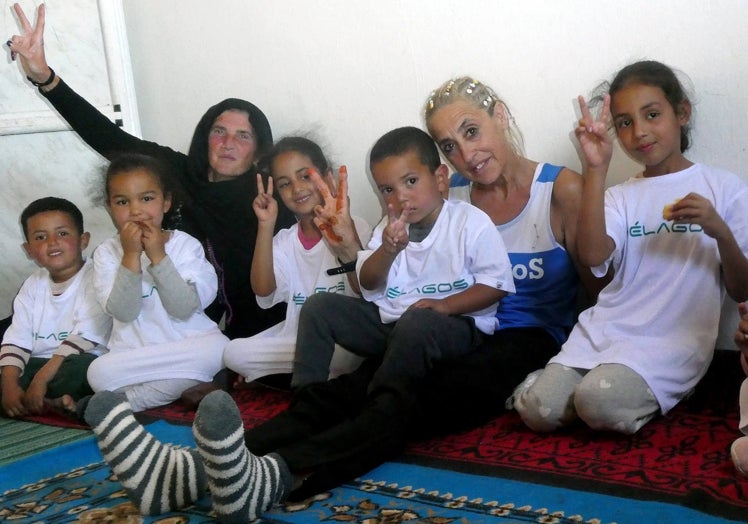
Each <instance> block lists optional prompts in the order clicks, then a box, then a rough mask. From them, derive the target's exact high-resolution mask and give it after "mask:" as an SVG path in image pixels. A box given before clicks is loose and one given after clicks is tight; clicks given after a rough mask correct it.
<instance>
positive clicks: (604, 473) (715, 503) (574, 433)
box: [141, 351, 748, 519]
mask: <svg viewBox="0 0 748 524" xmlns="http://www.w3.org/2000/svg"><path fill="white" fill-rule="evenodd" d="M742 378H743V377H742V371H741V370H740V366H739V364H738V362H737V355H736V353H734V352H727V351H724V352H723V351H719V352H717V355H716V356H715V360H714V363H713V365H712V367H711V368H710V371H709V373H708V374H707V376H706V377H705V379H704V380H703V381H702V383H701V384H700V385H699V387H698V389H697V391H696V393H695V394H694V395H693V396H692V397H691V398H690V399H688V400H686V401H684V402H682V403H681V405H679V406H678V407H677V408H675V409H674V410H673V411H671V413H669V414H668V416H667V417H660V418H658V419H656V420H654V421H653V422H650V423H649V424H647V425H646V426H645V427H644V428H642V430H640V431H639V432H638V433H637V434H636V435H633V436H625V435H619V434H613V433H601V432H595V431H591V430H589V429H587V428H585V427H582V426H581V425H580V426H577V427H573V428H569V429H568V430H566V431H562V432H559V433H556V434H551V435H539V434H537V433H533V432H532V431H530V430H528V429H527V428H525V426H524V425H523V424H522V422H521V420H520V419H519V417H518V416H517V414H516V413H514V412H506V413H504V414H502V415H501V416H499V417H497V418H495V419H494V420H492V421H491V422H489V423H487V424H485V425H483V426H481V427H479V428H476V429H474V430H471V431H467V432H463V433H460V434H454V435H448V436H445V437H442V438H435V439H431V440H426V441H421V442H416V443H414V444H412V445H411V446H410V447H409V449H408V451H407V453H406V454H405V456H404V457H403V461H405V462H410V463H414V464H420V465H426V466H432V467H439V468H443V469H450V470H455V471H462V472H470V473H476V474H481V475H489V476H495V477H498V478H501V477H503V478H511V479H514V480H520V481H526V482H533V483H537V484H546V485H553V486H560V487H566V488H571V489H578V490H584V491H590V492H597V493H605V494H608V495H616V496H622V497H628V498H636V499H644V500H659V501H663V502H669V503H674V504H679V505H682V506H686V507H691V508H695V509H698V510H701V511H704V512H708V513H712V514H714V515H719V516H723V517H727V518H735V519H743V518H745V515H746V511H747V510H748V479H744V478H741V477H739V476H737V475H736V473H735V471H734V469H733V467H732V463H731V462H730V455H729V447H730V444H731V443H732V441H733V440H734V439H735V438H737V437H738V436H739V432H738V429H737V419H738V407H737V395H738V388H739V386H740V382H741V381H742ZM233 394H234V397H235V399H236V400H237V403H238V404H239V406H240V409H241V410H242V415H243V418H244V421H245V424H246V425H247V427H251V426H254V425H255V424H257V423H259V422H262V421H264V420H267V419H268V418H270V417H272V416H274V415H275V414H277V413H278V412H280V411H281V410H283V409H284V408H285V406H286V405H287V403H288V401H289V398H290V395H289V394H288V393H287V392H284V391H278V390H273V389H269V388H264V387H256V388H251V389H245V390H239V391H235V392H234V393H233ZM141 416H143V417H145V418H151V417H153V418H163V419H166V420H168V421H170V422H175V423H182V424H190V423H191V422H192V419H193V417H194V412H193V411H190V410H188V409H186V408H185V407H183V406H182V405H181V404H179V403H175V404H173V405H170V406H166V407H163V408H159V409H155V410H150V411H147V412H145V413H144V414H143V415H141ZM446 416H449V414H448V413H445V417H446Z"/></svg>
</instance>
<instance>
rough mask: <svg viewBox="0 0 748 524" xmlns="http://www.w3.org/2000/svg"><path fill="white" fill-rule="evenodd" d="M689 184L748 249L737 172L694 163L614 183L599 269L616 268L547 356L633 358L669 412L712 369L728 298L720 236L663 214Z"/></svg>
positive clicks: (591, 360)
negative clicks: (608, 249) (605, 254)
mask: <svg viewBox="0 0 748 524" xmlns="http://www.w3.org/2000/svg"><path fill="white" fill-rule="evenodd" d="M690 192H694V193H698V194H699V195H701V196H703V197H705V198H706V199H708V200H709V201H710V202H711V203H712V205H713V206H714V209H715V210H716V212H717V213H718V214H719V215H720V216H721V217H722V218H723V220H724V221H725V222H726V223H727V224H728V226H729V227H730V229H731V230H732V232H733V234H734V235H735V238H736V240H737V242H738V245H739V246H740V247H741V249H742V251H743V252H744V253H745V252H748V213H746V211H745V209H746V208H745V205H746V204H745V203H746V202H748V186H746V184H745V183H744V182H743V181H742V180H740V179H739V178H738V177H737V176H735V175H734V174H732V173H729V172H727V171H724V170H720V169H715V168H710V167H707V166H704V165H701V164H695V165H693V166H691V167H689V168H688V169H685V170H683V171H679V172H677V173H672V174H667V175H663V176H657V177H652V178H644V177H636V178H631V179H629V180H628V181H626V182H624V183H622V184H620V185H617V186H614V187H611V188H610V189H608V190H607V192H606V195H605V223H606V227H607V233H608V235H609V236H610V237H611V238H612V239H613V241H614V242H615V246H616V247H615V249H614V251H613V253H612V254H611V256H610V257H609V259H608V260H607V261H606V262H605V263H604V264H602V265H601V266H598V267H596V268H593V272H594V273H595V274H596V275H598V276H602V275H604V274H605V273H606V272H607V270H608V268H609V267H611V266H612V267H613V269H614V271H615V276H614V277H613V280H612V282H611V283H610V284H608V286H606V287H605V289H603V290H602V292H601V293H600V296H599V297H598V300H597V304H596V305H595V306H593V307H591V308H590V309H587V310H586V311H583V312H582V313H581V314H580V316H579V321H578V323H577V325H576V326H575V327H574V329H573V330H572V333H571V335H570V336H569V340H568V341H567V342H566V343H565V344H564V345H563V347H562V350H561V352H560V353H559V354H558V355H556V356H555V357H553V358H552V359H551V360H550V362H555V363H558V364H563V365H566V366H570V367H576V368H581V369H592V368H594V367H596V366H598V365H599V364H603V363H617V364H623V365H625V366H628V367H629V368H631V369H633V370H634V371H635V372H636V373H638V374H639V375H641V376H642V377H643V378H644V380H645V381H646V382H647V384H648V385H649V387H650V388H651V390H652V392H653V393H654V395H655V396H656V398H657V401H658V402H659V404H660V408H661V410H662V412H663V413H667V412H668V411H669V410H670V409H671V408H672V407H674V406H675V404H677V403H678V402H679V401H680V400H681V399H682V398H683V397H684V396H685V395H686V394H687V393H688V392H689V391H691V389H692V388H693V387H694V386H695V385H696V383H697V382H698V381H699V380H700V379H701V377H702V376H703V375H704V373H705V372H706V369H707V367H708V365H709V363H710V361H711V358H712V354H713V351H714V344H715V341H716V339H717V330H718V327H719V315H720V310H721V304H722V299H723V297H724V286H723V283H722V280H721V274H720V257H719V252H718V249H717V243H716V241H715V240H714V239H713V238H711V237H709V236H708V235H706V234H705V233H704V232H703V231H702V230H701V227H700V226H697V225H674V224H673V222H672V221H668V220H665V219H664V218H663V217H662V214H663V208H664V207H665V205H666V204H671V203H673V202H674V201H676V200H679V199H681V198H683V197H684V196H686V195H687V194H688V193H690Z"/></svg>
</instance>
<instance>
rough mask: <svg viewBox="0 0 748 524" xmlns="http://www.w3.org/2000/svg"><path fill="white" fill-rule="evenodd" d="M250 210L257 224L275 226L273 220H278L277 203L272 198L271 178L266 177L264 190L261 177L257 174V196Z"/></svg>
mask: <svg viewBox="0 0 748 524" xmlns="http://www.w3.org/2000/svg"><path fill="white" fill-rule="evenodd" d="M252 209H253V210H254V212H255V215H256V216H257V221H258V222H268V223H272V225H273V226H275V220H276V219H277V218H278V202H276V201H275V199H274V198H273V177H268V187H267V190H266V189H265V182H263V180H262V175H261V174H260V173H257V196H256V197H255V199H254V200H253V201H252Z"/></svg>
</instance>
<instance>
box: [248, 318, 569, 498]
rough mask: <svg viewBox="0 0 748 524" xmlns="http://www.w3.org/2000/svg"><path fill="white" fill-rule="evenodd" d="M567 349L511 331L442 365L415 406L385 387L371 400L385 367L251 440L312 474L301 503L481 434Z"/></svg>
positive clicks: (314, 390) (535, 334) (307, 393)
mask: <svg viewBox="0 0 748 524" xmlns="http://www.w3.org/2000/svg"><path fill="white" fill-rule="evenodd" d="M559 349H560V346H559V344H558V343H557V342H556V341H555V339H554V338H553V337H551V336H550V335H549V334H548V332H546V331H545V330H544V329H542V328H511V329H505V330H501V331H499V332H497V333H496V334H494V335H493V336H491V337H486V338H485V340H484V342H483V343H482V344H481V345H480V346H479V347H478V348H477V349H476V350H475V351H473V352H471V353H469V354H468V355H466V356H464V357H461V358H460V359H459V360H454V361H443V362H440V363H438V364H437V365H436V366H435V367H434V369H432V370H431V371H430V372H429V374H428V375H427V376H426V378H425V379H424V381H423V382H422V383H421V384H420V387H419V389H418V391H415V392H414V394H413V396H412V397H411V398H408V399H402V397H401V396H399V395H393V396H392V397H391V399H392V400H391V401H390V400H389V399H388V396H387V394H386V391H384V392H382V391H381V388H380V389H379V393H378V395H377V398H372V397H371V396H370V395H369V394H368V393H367V388H368V386H369V382H370V381H371V378H372V377H373V376H374V374H375V372H376V371H377V369H378V366H379V363H380V362H379V361H378V360H374V359H369V360H367V361H366V362H364V363H363V364H362V366H361V367H360V368H359V369H358V370H356V371H355V372H353V373H351V374H348V375H343V376H341V377H338V378H337V379H334V380H331V381H328V382H324V383H318V384H312V385H310V386H308V387H306V388H303V389H301V390H300V391H298V392H297V394H296V395H295V397H294V399H293V401H292V402H291V404H290V405H289V407H288V409H287V410H286V411H284V412H283V413H281V414H279V415H278V416H277V417H275V418H273V419H271V420H269V421H267V422H266V423H264V424H261V425H259V426H256V427H254V428H252V429H250V430H248V431H247V432H246V433H245V441H246V445H247V448H248V449H249V450H250V451H251V452H252V453H254V454H256V455H264V454H267V453H270V452H275V453H278V454H279V455H280V456H281V457H283V459H284V460H285V461H286V463H287V464H288V467H289V469H290V470H291V472H292V473H294V474H299V475H308V476H307V478H306V480H305V481H304V483H303V484H302V486H301V487H300V488H299V489H297V490H296V491H295V492H294V493H292V494H291V497H290V499H292V500H300V499H303V498H306V497H308V496H311V495H313V494H316V493H319V492H321V491H325V490H328V489H331V488H334V487H335V486H338V485H339V484H341V483H343V482H345V481H347V480H350V479H352V478H355V477H357V476H359V475H362V474H364V473H366V472H367V471H369V470H370V469H372V468H374V467H376V466H378V465H379V464H381V463H383V462H385V461H387V460H391V459H393V458H394V457H396V456H397V455H399V454H400V453H402V452H403V450H404V449H405V447H406V445H407V444H408V442H409V441H411V440H413V439H415V438H423V437H428V436H434V435H439V434H443V433H448V432H452V431H457V430H462V429H466V428H469V427H473V426H476V425H479V424H482V423H485V422H486V421H488V420H490V419H491V418H493V417H495V416H496V415H498V414H499V413H501V412H502V411H503V410H504V409H505V407H504V406H505V401H506V399H507V398H508V397H509V396H510V395H511V394H512V391H513V390H514V388H515V387H516V386H517V385H518V384H519V383H520V382H521V381H522V380H523V379H524V378H525V376H527V374H528V373H530V372H532V371H534V370H536V369H539V368H542V367H544V366H545V364H546V363H547V361H548V360H549V359H550V358H551V357H552V356H553V355H555V354H556V353H558V351H559Z"/></svg>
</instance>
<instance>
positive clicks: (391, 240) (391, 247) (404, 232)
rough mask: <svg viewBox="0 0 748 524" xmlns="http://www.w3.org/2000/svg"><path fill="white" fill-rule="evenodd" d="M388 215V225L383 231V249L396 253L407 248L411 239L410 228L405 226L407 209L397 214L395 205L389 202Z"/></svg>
mask: <svg viewBox="0 0 748 524" xmlns="http://www.w3.org/2000/svg"><path fill="white" fill-rule="evenodd" d="M387 217H388V220H387V226H386V227H385V228H384V231H382V249H384V251H385V253H389V254H391V255H396V254H397V253H399V252H400V251H402V250H403V249H405V247H406V246H407V245H408V242H409V241H410V237H409V236H408V229H407V228H406V227H405V224H406V222H405V210H404V209H403V210H402V212H401V213H400V216H397V214H396V213H395V208H394V206H393V205H392V204H387Z"/></svg>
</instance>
